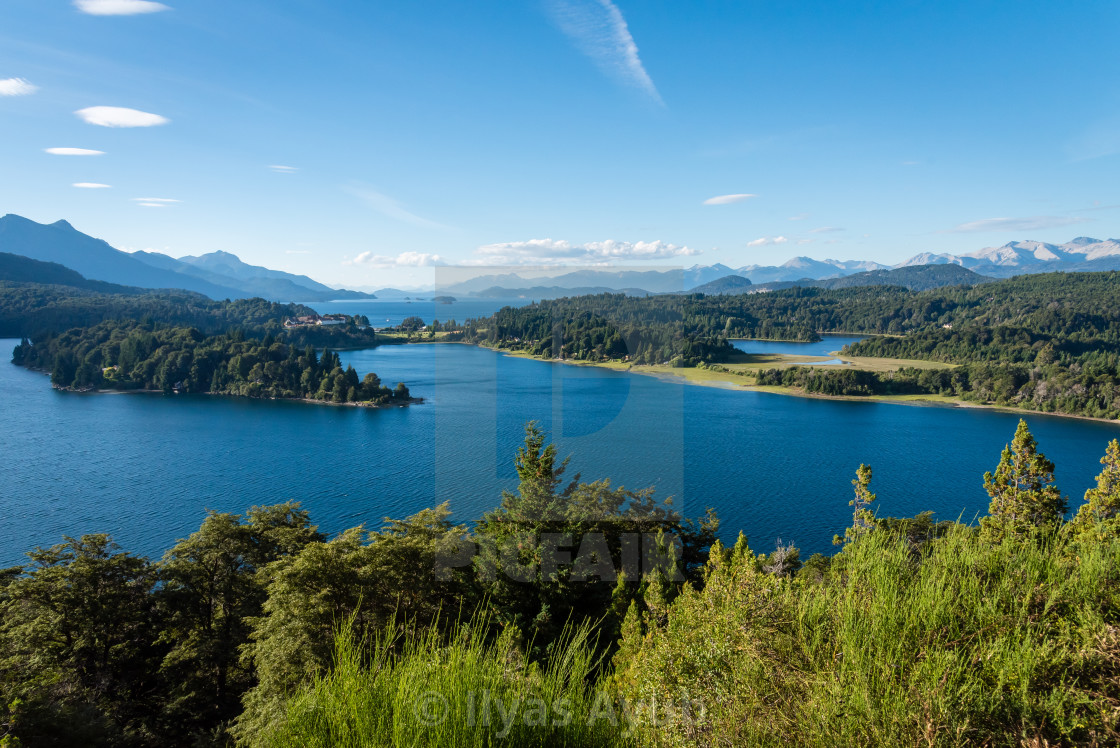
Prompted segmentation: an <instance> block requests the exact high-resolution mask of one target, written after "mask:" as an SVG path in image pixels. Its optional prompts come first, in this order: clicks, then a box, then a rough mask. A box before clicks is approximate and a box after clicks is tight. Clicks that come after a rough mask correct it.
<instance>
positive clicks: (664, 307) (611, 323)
mask: <svg viewBox="0 0 1120 748" xmlns="http://www.w3.org/2000/svg"><path fill="white" fill-rule="evenodd" d="M728 298H731V299H742V298H744V297H739V296H734V297H704V296H699V295H695V296H672V295H666V296H650V297H643V298H635V297H631V296H626V295H625V294H601V295H598V296H577V297H571V298H564V299H555V300H550V301H541V302H538V303H536V304H530V305H529V306H525V307H520V308H517V309H514V308H512V307H505V308H503V309H501V310H500V311H498V312H497V313H496V314H495V315H494V316H493V317H490V318H489V319H487V320H485V321H484V322H477V321H472V322H468V326H467V329H466V336H467V339H468V340H471V341H472V342H476V343H481V344H483V345H488V346H492V347H495V348H503V349H507V350H519V351H525V352H527V353H530V354H532V355H534V356H544V357H547V358H563V359H575V360H580V361H607V360H611V359H627V360H630V361H633V362H634V363H646V364H649V363H663V362H664V363H669V362H671V363H673V365H676V366H695V365H696V364H697V363H699V362H702V361H703V362H713V361H726V360H727V359H728V357H730V356H732V355H734V354H735V349H734V347H733V346H731V345H730V344H729V343H728V342H727V336H728V334H743V330H744V329H748V328H745V327H743V326H742V325H738V324H732V323H731V322H730V321H729V322H727V323H726V324H725V322H724V319H725V317H726V315H725V314H723V312H722V311H721V310H720V308H719V302H718V301H716V300H718V299H728ZM708 302H711V303H710V304H709V303H708ZM721 315H722V316H721ZM743 324H749V323H746V322H744V323H743ZM749 329H753V328H749Z"/></svg>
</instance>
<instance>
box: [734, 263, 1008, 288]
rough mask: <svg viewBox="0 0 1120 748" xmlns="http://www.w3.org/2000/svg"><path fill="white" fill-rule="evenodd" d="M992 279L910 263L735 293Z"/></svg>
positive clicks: (963, 283) (952, 268) (927, 285)
mask: <svg viewBox="0 0 1120 748" xmlns="http://www.w3.org/2000/svg"><path fill="white" fill-rule="evenodd" d="M991 280H994V278H989V277H987V276H984V275H980V274H978V273H974V272H973V271H971V270H968V269H967V268H963V267H961V266H959V265H945V264H942V265H913V266H910V267H904V268H895V269H894V270H868V271H866V272H863V273H852V274H851V275H844V276H841V277H839V278H821V279H814V278H800V279H798V280H795V281H773V282H771V283H756V284H754V285H752V286H750V287H749V288H746V289H744V290H743V291H739V292H738V293H761V292H763V291H779V290H781V289H785V288H793V287H795V286H801V287H805V288H856V287H858V286H902V287H903V288H907V289H909V290H911V291H926V290H929V289H931V288H941V287H943V286H974V285H976V284H977V283H986V282H987V281H991Z"/></svg>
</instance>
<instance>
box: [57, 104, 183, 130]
mask: <svg viewBox="0 0 1120 748" xmlns="http://www.w3.org/2000/svg"><path fill="white" fill-rule="evenodd" d="M74 114H76V115H78V117H80V118H81V119H82V120H83V121H85V122H88V123H89V124H91V125H100V126H101V127H154V126H156V125H166V124H167V123H168V122H170V121H171V120H169V119H167V117H161V116H160V115H158V114H152V113H151V112H141V111H140V110H139V109H129V108H127V107H121V106H91V107H86V108H85V109H79V110H78V111H76V112H74Z"/></svg>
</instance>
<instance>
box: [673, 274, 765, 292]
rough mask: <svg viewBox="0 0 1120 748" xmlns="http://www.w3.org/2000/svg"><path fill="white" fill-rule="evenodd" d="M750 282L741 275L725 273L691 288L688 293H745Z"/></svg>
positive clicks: (748, 288)
mask: <svg viewBox="0 0 1120 748" xmlns="http://www.w3.org/2000/svg"><path fill="white" fill-rule="evenodd" d="M750 287H751V282H750V280H748V279H747V278H744V277H743V276H741V275H725V276H724V277H722V278H719V279H718V280H714V281H711V282H709V283H705V284H704V285H702V286H697V287H696V288H693V289H692V290H690V291H689V292H688V293H702V294H729V293H746V292H748V291H749V290H750Z"/></svg>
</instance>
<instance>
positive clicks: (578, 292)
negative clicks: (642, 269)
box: [475, 286, 652, 301]
mask: <svg viewBox="0 0 1120 748" xmlns="http://www.w3.org/2000/svg"><path fill="white" fill-rule="evenodd" d="M601 293H623V294H626V295H627V296H651V295H652V294H650V292H649V291H646V290H644V289H641V288H608V287H606V286H576V287H575V288H563V287H561V286H530V287H529V288H503V287H502V286H491V287H490V288H486V289H483V290H482V291H479V292H478V293H476V294H475V296H477V297H482V298H487V299H532V300H534V301H541V300H542V299H562V298H564V297H565V296H592V295H597V294H601Z"/></svg>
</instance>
